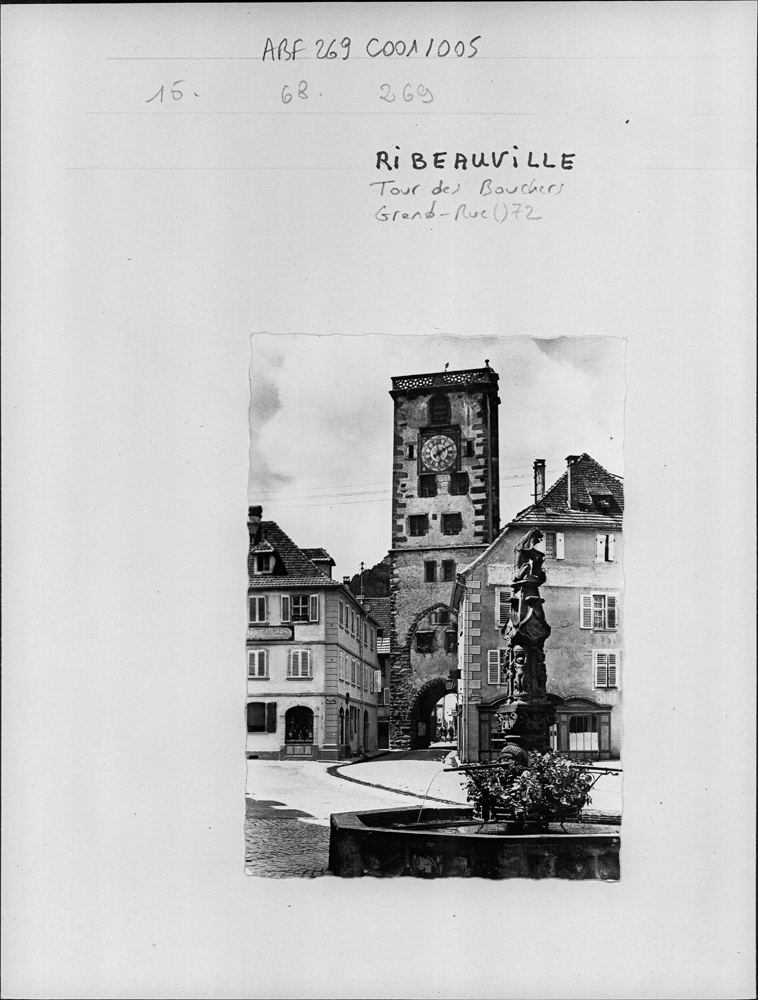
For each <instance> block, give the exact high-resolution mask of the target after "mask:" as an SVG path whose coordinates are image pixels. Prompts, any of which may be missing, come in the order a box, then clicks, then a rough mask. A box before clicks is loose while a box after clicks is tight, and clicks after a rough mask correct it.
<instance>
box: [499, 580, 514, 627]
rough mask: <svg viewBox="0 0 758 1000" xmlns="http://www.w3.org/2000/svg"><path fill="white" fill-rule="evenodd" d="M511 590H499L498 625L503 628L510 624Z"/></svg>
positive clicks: (503, 588)
mask: <svg viewBox="0 0 758 1000" xmlns="http://www.w3.org/2000/svg"><path fill="white" fill-rule="evenodd" d="M510 602H511V588H510V587H498V589H497V618H496V620H497V623H498V625H499V626H500V628H502V627H503V626H504V625H507V624H508V618H509V617H510V613H511V603H510Z"/></svg>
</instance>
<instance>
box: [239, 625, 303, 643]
mask: <svg viewBox="0 0 758 1000" xmlns="http://www.w3.org/2000/svg"><path fill="white" fill-rule="evenodd" d="M292 636H293V631H292V626H291V625H280V626H271V625H269V626H267V625H261V626H260V627H254V628H249V629H248V630H247V637H248V639H262V640H263V641H264V642H279V641H282V640H284V641H287V640H290V641H291V640H292Z"/></svg>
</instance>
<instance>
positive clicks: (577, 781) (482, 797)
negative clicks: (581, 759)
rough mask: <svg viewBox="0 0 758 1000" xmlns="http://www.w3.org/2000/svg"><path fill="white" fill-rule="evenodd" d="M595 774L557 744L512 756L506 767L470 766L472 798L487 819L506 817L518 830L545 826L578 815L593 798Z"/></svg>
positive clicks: (469, 795) (469, 775)
mask: <svg viewBox="0 0 758 1000" xmlns="http://www.w3.org/2000/svg"><path fill="white" fill-rule="evenodd" d="M593 780H594V779H593V778H592V776H591V774H589V773H588V772H587V771H585V770H584V769H583V768H582V767H579V766H577V763H576V762H572V761H569V760H566V758H565V757H562V756H561V755H560V754H558V753H555V751H553V750H549V751H546V752H544V753H542V752H540V751H536V750H533V751H532V752H531V753H529V754H528V755H527V754H523V755H522V756H521V757H518V758H516V757H511V758H510V759H506V760H504V761H503V762H502V766H501V767H493V768H482V769H481V770H473V771H469V772H468V774H467V776H466V781H467V798H468V800H469V802H472V803H473V804H474V806H475V808H476V811H477V812H478V813H479V814H480V815H481V817H482V820H483V821H484V822H485V823H486V822H488V820H489V819H490V818H491V817H492V816H495V817H498V816H502V817H505V818H506V819H507V820H508V821H509V823H510V825H511V827H512V829H513V831H514V832H531V831H533V830H535V829H536V830H546V829H547V827H548V824H549V823H550V822H560V823H562V822H563V821H565V820H567V819H571V818H574V817H576V816H577V815H578V814H579V812H580V810H581V809H583V808H584V806H585V805H587V804H588V803H589V802H591V801H592V800H591V798H590V794H589V792H590V788H591V787H592V784H593Z"/></svg>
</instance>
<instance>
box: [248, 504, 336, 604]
mask: <svg viewBox="0 0 758 1000" xmlns="http://www.w3.org/2000/svg"><path fill="white" fill-rule="evenodd" d="M263 542H268V543H269V544H270V545H271V546H272V547H273V550H274V553H275V559H274V572H273V573H262V574H260V575H258V574H253V573H252V572H250V571H249V570H250V569H251V568H252V567H249V570H248V576H249V585H250V587H251V588H252V589H260V590H270V589H272V588H274V587H340V586H342V585H341V584H340V583H339V582H338V581H337V580H332V578H331V577H329V576H327V575H326V573H322V572H321V570H320V569H319V568H318V566H316V565H315V564H314V563H313V562H311V560H310V559H309V558H308V556H307V555H306V554H305V552H304V551H303V550H302V549H299V548H298V547H297V545H295V543H294V542H293V541H292V539H291V538H290V537H289V536H288V535H286V534H285V533H284V532H283V531H282V529H281V528H280V527H279V525H278V524H277V523H276V522H275V521H262V522H261V526H260V531H259V534H258V537H257V538H256V540H255V544H254V545H253V546H252V547H251V554H252V553H254V552H255V550H256V549H257V548H258V546H260V545H261V544H262V543H263ZM310 551H311V552H313V551H314V550H313V549H311V550H310ZM317 551H319V552H323V549H319V550H317Z"/></svg>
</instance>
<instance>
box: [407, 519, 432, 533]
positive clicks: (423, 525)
mask: <svg viewBox="0 0 758 1000" xmlns="http://www.w3.org/2000/svg"><path fill="white" fill-rule="evenodd" d="M408 527H409V529H410V534H411V535H412V536H413V537H415V538H418V537H419V536H420V535H425V534H426V533H427V532H428V531H429V518H428V517H427V516H426V514H412V515H411V516H410V517H409V518H408Z"/></svg>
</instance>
